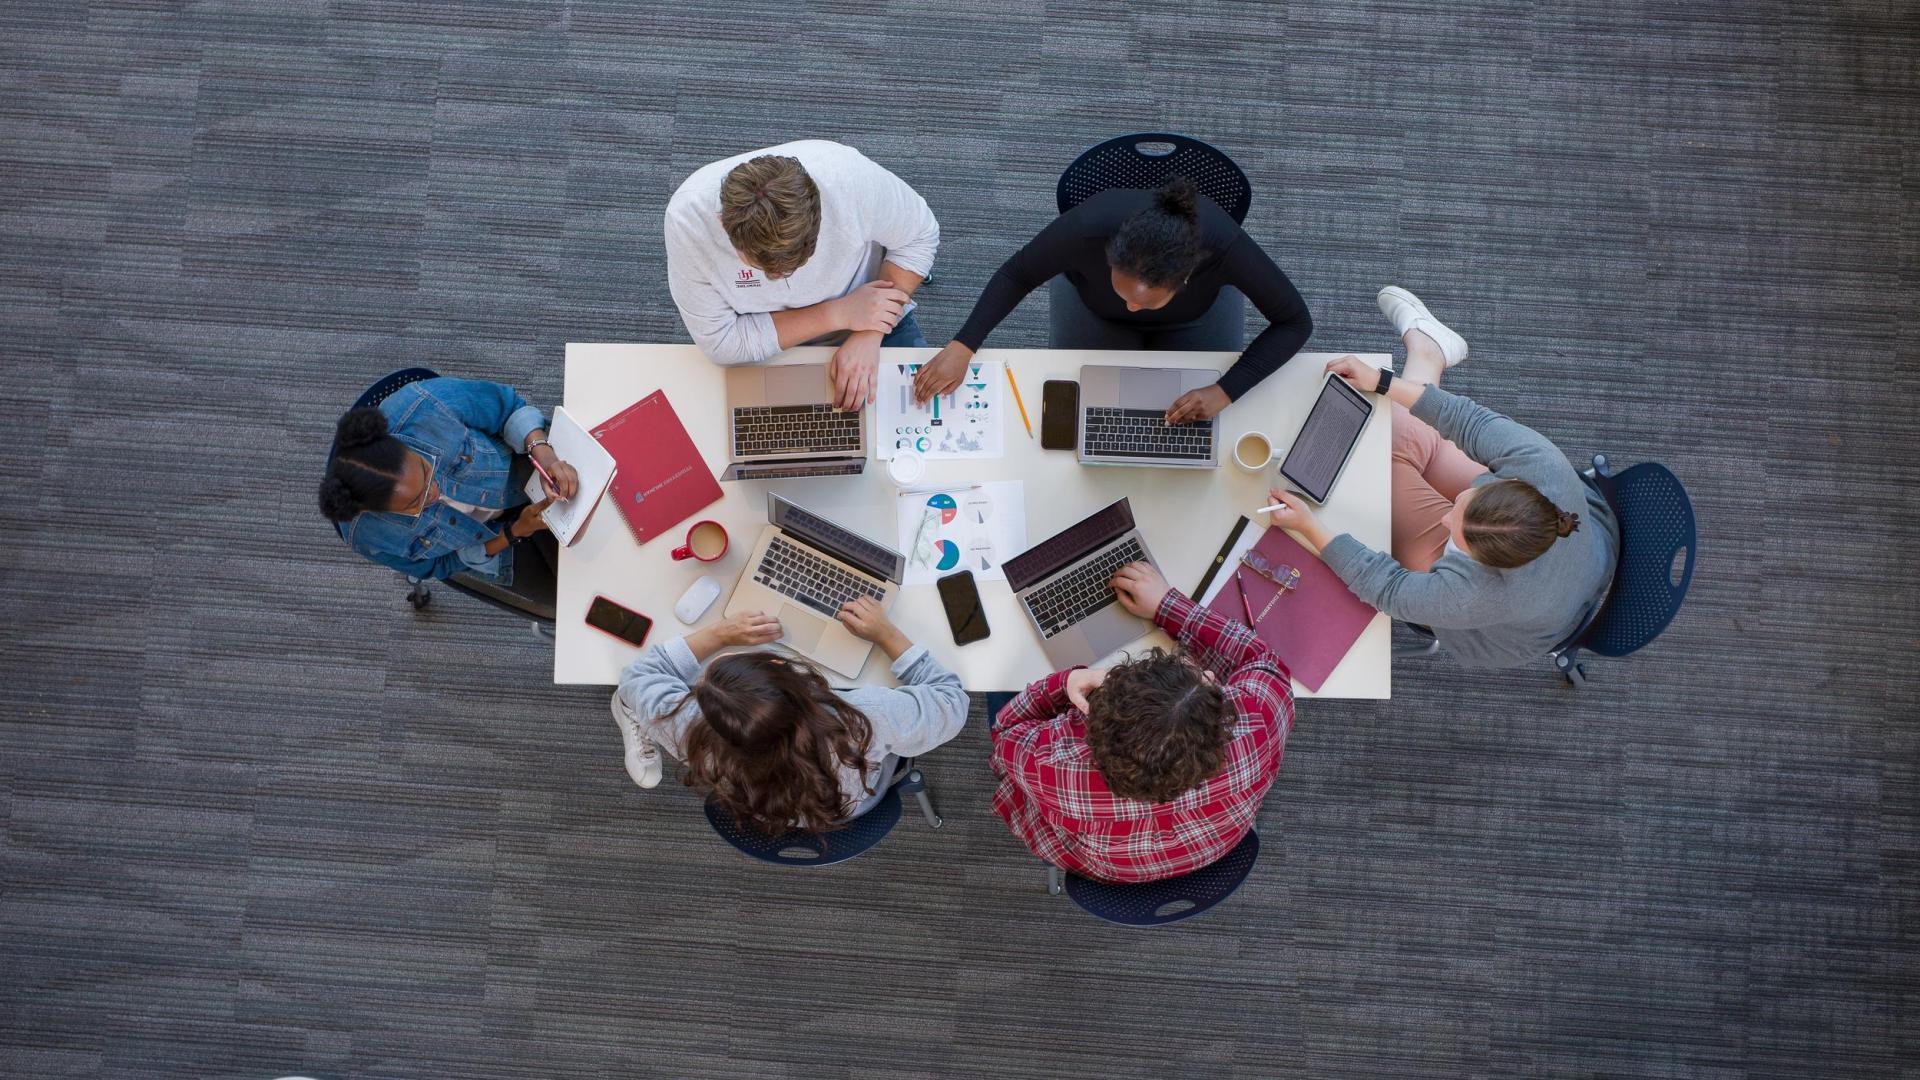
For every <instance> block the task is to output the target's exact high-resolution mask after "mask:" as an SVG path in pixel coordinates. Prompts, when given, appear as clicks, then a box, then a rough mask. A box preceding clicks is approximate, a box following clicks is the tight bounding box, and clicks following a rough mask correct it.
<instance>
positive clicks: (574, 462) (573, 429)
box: [527, 405, 614, 547]
mask: <svg viewBox="0 0 1920 1080" xmlns="http://www.w3.org/2000/svg"><path fill="white" fill-rule="evenodd" d="M547 442H548V443H549V444H550V445H552V447H553V452H554V453H555V454H557V455H559V457H560V460H561V461H564V462H566V463H567V464H569V465H571V466H573V471H574V472H576V473H578V474H579V475H580V490H579V491H577V492H575V493H574V496H573V498H571V499H567V500H565V501H556V502H555V503H554V504H553V505H552V506H549V507H547V512H546V515H545V518H546V522H547V528H549V529H551V530H553V537H554V539H556V540H558V541H560V546H561V547H566V546H567V545H569V544H572V543H573V541H574V539H575V538H576V537H578V536H579V535H580V531H581V530H582V529H585V528H586V527H587V519H588V518H590V517H592V516H593V508H594V507H596V506H598V505H599V504H600V496H602V495H605V494H606V493H607V485H608V484H611V483H613V473H614V462H613V455H612V454H609V453H607V448H606V447H604V446H601V445H600V441H599V440H598V439H595V438H594V437H593V436H592V435H590V434H588V433H587V429H586V428H583V427H581V426H580V422H579V421H578V420H575V419H574V418H573V415H572V414H571V413H569V412H567V410H566V409H564V408H562V407H560V406H557V405H556V406H554V409H553V423H552V424H550V425H548V427H547ZM527 497H528V498H530V499H532V500H533V501H534V502H539V501H540V500H541V499H544V498H546V497H547V489H546V488H544V487H542V486H541V485H540V474H539V473H538V472H535V473H534V474H533V475H532V476H530V477H528V478H527Z"/></svg>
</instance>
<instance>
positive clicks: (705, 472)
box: [592, 390, 720, 544]
mask: <svg viewBox="0 0 1920 1080" xmlns="http://www.w3.org/2000/svg"><path fill="white" fill-rule="evenodd" d="M592 434H593V437H594V438H596V439H599V440H600V445H601V446H604V447H606V448H607V453H609V454H612V455H613V460H614V463H615V465H616V466H617V469H616V471H615V472H614V474H613V484H612V485H611V486H610V487H609V488H608V489H607V490H608V492H609V493H610V495H611V497H612V499H613V501H614V505H616V506H618V507H619V508H620V514H621V516H623V517H625V518H626V519H627V527H628V528H630V529H632V530H633V536H634V539H636V540H638V541H640V542H641V543H643V544H644V543H646V542H647V541H649V540H651V539H653V538H654V537H656V536H659V535H660V534H661V533H663V532H666V531H667V530H668V529H671V528H673V527H674V526H675V525H678V524H680V523H681V522H683V521H685V520H687V519H688V518H690V517H692V516H693V515H694V514H695V513H697V512H698V511H699V510H700V509H701V508H702V507H705V506H710V505H712V504H713V503H715V502H718V501H719V499H720V483H719V481H717V480H715V479H714V478H713V470H712V469H709V468H707V463H706V462H705V461H702V460H701V458H700V451H699V450H697V449H695V448H694V445H693V440H692V439H691V438H688V437H687V429H686V428H685V427H684V426H683V425H682V424H681V423H680V416H679V414H677V413H675V412H674V411H673V406H672V405H669V404H668V403H667V394H666V391H664V390H655V391H654V392H653V393H651V394H648V395H647V396H646V397H643V398H641V399H640V400H639V401H637V402H635V403H634V404H633V405H631V406H629V407H628V408H627V409H626V410H624V411H622V412H621V413H619V414H618V415H617V416H615V417H613V418H612V419H611V420H608V421H607V422H606V423H604V424H601V425H600V426H599V427H596V428H594V429H593V432H592Z"/></svg>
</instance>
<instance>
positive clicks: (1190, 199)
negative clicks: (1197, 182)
mask: <svg viewBox="0 0 1920 1080" xmlns="http://www.w3.org/2000/svg"><path fill="white" fill-rule="evenodd" d="M1199 199H1200V190H1199V189H1198V188H1196V187H1194V186H1193V181H1191V180H1189V179H1187V178H1186V177H1184V176H1181V175H1180V174H1179V173H1175V174H1173V175H1172V176H1169V177H1167V180H1166V182H1165V183H1163V184H1161V185H1160V186H1159V187H1158V188H1156V189H1155V190H1154V192H1153V205H1154V206H1155V207H1157V208H1159V209H1160V210H1161V211H1162V212H1164V213H1168V214H1171V215H1173V216H1174V217H1177V218H1180V219H1182V220H1183V221H1187V222H1194V221H1198V220H1199V217H1200V204H1199Z"/></svg>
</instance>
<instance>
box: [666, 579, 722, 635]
mask: <svg viewBox="0 0 1920 1080" xmlns="http://www.w3.org/2000/svg"><path fill="white" fill-rule="evenodd" d="M719 597H720V583H719V582H718V581H715V580H714V579H713V576H712V575H710V574H702V575H701V576H700V577H699V578H697V579H696V580H695V581H694V583H693V584H691V585H689V586H687V591H686V592H684V593H681V594H680V599H678V600H676V601H674V604H673V617H674V618H676V619H679V620H680V621H681V622H683V623H686V624H687V625H688V626H692V625H693V624H694V623H695V622H696V621H698V620H699V618H700V616H702V615H704V614H706V612H707V609H708V608H710V607H712V606H713V602H714V601H715V600H717V599H719Z"/></svg>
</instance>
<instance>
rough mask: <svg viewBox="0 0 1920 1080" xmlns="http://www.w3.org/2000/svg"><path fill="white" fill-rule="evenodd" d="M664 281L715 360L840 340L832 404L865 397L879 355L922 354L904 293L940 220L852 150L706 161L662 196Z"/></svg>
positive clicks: (928, 267)
mask: <svg viewBox="0 0 1920 1080" xmlns="http://www.w3.org/2000/svg"><path fill="white" fill-rule="evenodd" d="M666 232H667V284H668V287H669V288H670V289H671V290H672V292H673V302H674V303H675V304H676V305H677V306H678V307H679V308H680V317H681V319H682V320H683V321H685V323H686V324H687V332H688V333H689V334H691V335H693V340H694V343H695V344H697V345H699V346H700V348H701V349H702V350H703V351H705V352H706V354H707V355H708V356H709V357H711V358H712V359H713V361H714V362H715V363H718V364H753V363H759V362H760V361H763V360H767V359H769V358H771V357H773V356H774V355H776V354H778V353H780V352H782V351H784V350H786V349H790V348H792V347H794V346H795V345H804V344H810V343H813V344H818V343H831V344H836V345H837V346H838V348H836V349H835V351H834V354H833V360H832V363H831V365H830V367H829V373H830V375H831V377H832V378H833V382H834V388H835V404H837V405H839V406H840V407H841V408H844V409H858V408H861V407H862V406H864V405H865V404H866V403H867V400H868V399H869V398H870V397H871V396H872V393H873V386H874V381H875V374H874V372H875V369H876V367H877V365H878V363H879V358H880V348H881V346H882V345H888V346H924V345H926V343H927V342H926V336H925V335H924V334H922V333H921V332H920V327H919V324H918V323H917V322H916V321H915V320H914V318H913V293H914V290H915V289H917V288H919V287H920V283H921V281H923V280H925V279H926V277H927V275H928V274H929V273H931V272H932V271H933V258H934V253H935V252H936V251H937V250H938V249H939V247H940V223H939V222H938V221H935V220H934V217H933V211H932V210H930V209H929V208H928V207H927V201H926V200H925V199H923V198H921V197H920V195H919V193H918V192H916V191H914V190H913V188H911V187H909V186H907V184H906V182H905V181H903V180H901V179H900V178H899V177H897V176H895V175H893V174H892V173H890V172H888V171H887V170H886V169H883V168H881V167H880V166H879V165H876V164H874V163H873V162H872V161H871V160H869V159H868V158H867V157H866V156H865V155H863V154H861V153H860V151H858V150H855V149H853V148H852V147H850V146H842V145H841V144H839V143H835V142H828V141H826V140H823V139H804V140H801V141H799V142H790V143H783V144H781V145H779V146H772V147H768V148H767V149H765V150H754V151H751V152H749V153H745V154H740V155H737V156H735V157H731V158H726V159H724V160H721V161H716V162H714V163H713V164H711V165H706V166H703V167H702V168H700V169H699V170H697V171H696V172H695V173H694V174H693V175H692V176H689V177H688V178H687V179H686V181H685V182H684V183H682V184H681V185H680V188H679V190H678V191H675V192H674V193H673V198H672V199H670V200H668V202H667V215H666Z"/></svg>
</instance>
